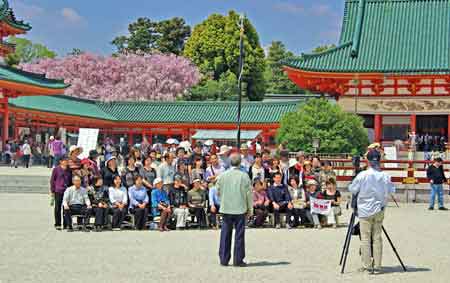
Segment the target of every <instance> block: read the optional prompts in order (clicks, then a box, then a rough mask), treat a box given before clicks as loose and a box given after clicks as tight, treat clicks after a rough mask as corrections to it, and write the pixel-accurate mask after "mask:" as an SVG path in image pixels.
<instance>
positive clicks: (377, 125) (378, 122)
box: [374, 114, 383, 142]
mask: <svg viewBox="0 0 450 283" xmlns="http://www.w3.org/2000/svg"><path fill="white" fill-rule="evenodd" d="M382 119H383V117H382V116H381V115H380V114H375V119H374V120H375V121H374V131H375V137H374V138H375V142H381V134H382V130H383V120H382Z"/></svg>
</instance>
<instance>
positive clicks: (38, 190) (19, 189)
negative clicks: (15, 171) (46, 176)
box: [0, 186, 49, 194]
mask: <svg viewBox="0 0 450 283" xmlns="http://www.w3.org/2000/svg"><path fill="white" fill-rule="evenodd" d="M48 192H49V188H48V186H47V187H43V186H0V193H18V194H23V193H34V194H48Z"/></svg>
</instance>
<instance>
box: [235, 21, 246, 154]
mask: <svg viewBox="0 0 450 283" xmlns="http://www.w3.org/2000/svg"><path fill="white" fill-rule="evenodd" d="M239 28H240V32H241V33H240V39H239V73H238V91H239V94H238V113H237V140H236V143H237V144H236V147H237V148H239V147H240V146H241V108H242V72H243V70H244V32H245V30H244V16H243V15H241V17H240V19H239Z"/></svg>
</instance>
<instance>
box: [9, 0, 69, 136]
mask: <svg viewBox="0 0 450 283" xmlns="http://www.w3.org/2000/svg"><path fill="white" fill-rule="evenodd" d="M30 29H31V26H30V25H29V24H25V23H23V22H22V21H18V20H17V19H16V18H15V16H14V13H13V11H12V10H11V9H10V7H9V3H8V1H7V0H0V38H1V39H0V56H6V55H8V54H9V53H11V52H14V45H11V44H9V43H6V42H5V41H3V38H5V37H8V36H10V35H18V34H24V33H26V32H27V31H29V30H30ZM65 88H67V85H66V84H64V82H62V81H58V80H50V79H46V78H45V76H43V75H37V74H33V73H29V72H24V71H21V70H18V69H15V68H11V67H6V66H4V65H0V113H1V114H2V142H3V143H4V142H5V141H7V140H8V138H9V137H10V136H11V132H14V128H15V127H14V126H13V127H10V121H11V117H10V116H11V114H13V115H14V116H16V115H17V113H15V111H14V110H11V109H10V107H9V106H10V105H9V102H10V99H11V98H16V97H19V96H22V97H26V96H35V95H54V94H60V93H62V92H63V91H64V89H65ZM14 119H15V118H12V120H14Z"/></svg>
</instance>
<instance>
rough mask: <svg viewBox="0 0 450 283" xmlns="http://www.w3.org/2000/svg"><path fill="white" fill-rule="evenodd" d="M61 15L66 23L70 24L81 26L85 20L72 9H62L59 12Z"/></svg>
mask: <svg viewBox="0 0 450 283" xmlns="http://www.w3.org/2000/svg"><path fill="white" fill-rule="evenodd" d="M61 15H62V16H63V18H64V20H65V21H66V22H69V23H72V24H81V23H84V22H85V19H84V18H83V17H82V16H80V14H78V12H77V11H75V10H74V9H72V8H63V9H62V10H61Z"/></svg>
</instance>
